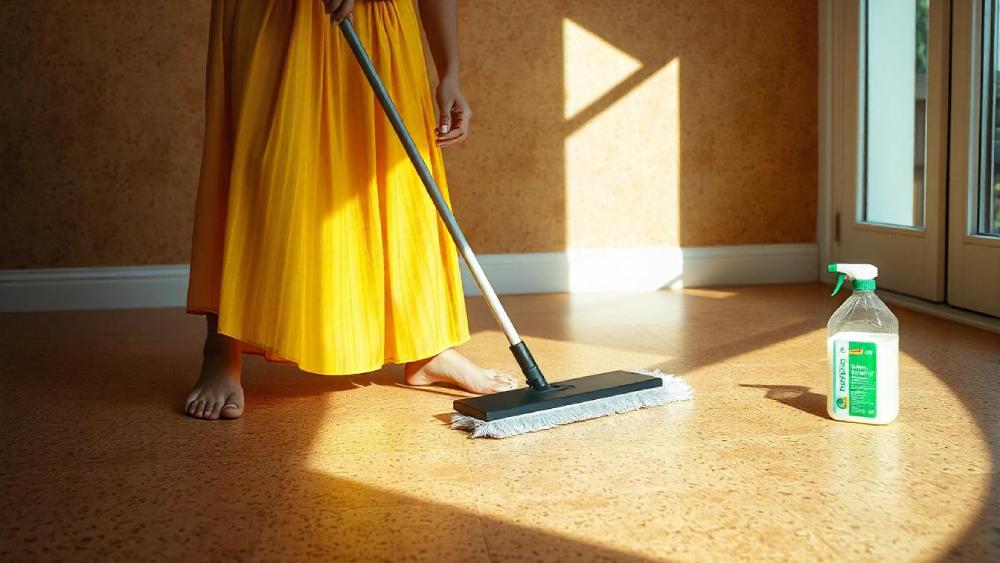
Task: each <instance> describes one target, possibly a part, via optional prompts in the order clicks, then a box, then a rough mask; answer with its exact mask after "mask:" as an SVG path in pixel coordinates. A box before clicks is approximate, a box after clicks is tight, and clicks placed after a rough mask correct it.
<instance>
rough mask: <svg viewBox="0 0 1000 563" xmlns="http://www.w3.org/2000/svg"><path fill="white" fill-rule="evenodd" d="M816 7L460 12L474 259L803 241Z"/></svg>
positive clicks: (456, 170)
mask: <svg viewBox="0 0 1000 563" xmlns="http://www.w3.org/2000/svg"><path fill="white" fill-rule="evenodd" d="M816 18H817V15H816V7H815V5H813V4H809V3H786V4H781V5H775V4H774V3H771V2H738V3H732V2H697V1H674V2H668V3H665V2H658V1H652V0H651V1H640V2H627V3H621V2H615V3H611V2H604V1H600V2H533V3H521V2H514V3H510V2H506V3H500V2H488V3H487V2H483V3H475V4H464V5H463V13H462V41H463V43H462V48H463V64H464V66H465V69H464V76H463V86H464V88H465V90H466V93H467V95H468V96H469V97H470V99H471V102H472V105H473V109H474V111H475V114H476V118H475V119H474V122H473V130H474V133H473V136H472V137H471V138H470V141H469V143H468V144H467V146H465V147H462V148H459V149H456V150H452V151H449V152H448V153H447V160H448V166H449V174H450V177H451V180H452V181H451V184H452V185H453V186H454V189H453V195H452V199H453V201H454V202H455V207H456V209H457V212H458V214H459V218H460V220H461V219H463V218H466V219H471V220H467V221H465V222H464V225H466V229H467V230H468V231H469V238H470V240H472V241H473V244H474V246H475V247H476V248H477V250H479V251H480V252H484V253H485V252H490V253H515V252H545V251H555V252H558V251H563V250H566V249H586V248H623V247H648V246H677V245H680V246H713V245H721V244H764V243H778V242H781V243H794V242H808V241H812V240H814V228H815V198H816V195H815V186H816V181H817V173H816V158H817V152H816V151H817V146H816V138H817V137H816V125H815V122H816V119H815V116H816V79H815V68H816V60H817V53H816V48H817V47H816V34H817V20H816Z"/></svg>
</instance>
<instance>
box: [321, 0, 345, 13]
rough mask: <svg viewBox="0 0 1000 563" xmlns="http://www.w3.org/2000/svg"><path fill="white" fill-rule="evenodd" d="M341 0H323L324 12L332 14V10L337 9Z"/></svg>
mask: <svg viewBox="0 0 1000 563" xmlns="http://www.w3.org/2000/svg"><path fill="white" fill-rule="evenodd" d="M343 1H344V0H323V9H324V10H325V11H326V13H328V14H332V13H333V12H334V11H336V10H337V8H339V7H340V5H341V4H342V3H343Z"/></svg>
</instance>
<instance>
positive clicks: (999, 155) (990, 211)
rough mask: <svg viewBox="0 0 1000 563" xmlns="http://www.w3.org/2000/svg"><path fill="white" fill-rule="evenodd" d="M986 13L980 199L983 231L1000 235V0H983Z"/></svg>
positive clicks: (979, 223)
mask: <svg viewBox="0 0 1000 563" xmlns="http://www.w3.org/2000/svg"><path fill="white" fill-rule="evenodd" d="M984 4H985V10H984V14H983V15H984V17H983V38H984V42H983V59H982V60H983V100H985V103H984V104H983V140H984V143H983V146H984V149H985V150H984V151H983V153H984V154H983V157H984V165H985V169H986V174H984V176H983V182H981V185H980V193H979V197H978V198H977V201H976V202H974V203H975V204H978V205H975V207H978V208H979V209H978V213H975V211H974V212H973V216H976V215H978V217H979V221H978V229H977V232H978V234H980V235H986V236H1000V122H998V116H997V114H998V113H1000V112H998V111H997V110H998V106H997V103H998V102H1000V100H998V98H997V91H998V89H1000V88H998V86H1000V57H997V46H998V42H997V35H998V34H997V29H998V28H1000V10H997V4H998V2H997V0H991V1H987V2H984Z"/></svg>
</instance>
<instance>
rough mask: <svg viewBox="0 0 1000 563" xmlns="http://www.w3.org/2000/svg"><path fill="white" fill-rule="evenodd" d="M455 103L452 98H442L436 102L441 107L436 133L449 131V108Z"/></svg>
mask: <svg viewBox="0 0 1000 563" xmlns="http://www.w3.org/2000/svg"><path fill="white" fill-rule="evenodd" d="M453 105H455V101H454V100H443V101H441V102H438V107H440V108H441V119H440V120H439V121H438V135H447V134H448V132H449V131H451V108H452V106H453Z"/></svg>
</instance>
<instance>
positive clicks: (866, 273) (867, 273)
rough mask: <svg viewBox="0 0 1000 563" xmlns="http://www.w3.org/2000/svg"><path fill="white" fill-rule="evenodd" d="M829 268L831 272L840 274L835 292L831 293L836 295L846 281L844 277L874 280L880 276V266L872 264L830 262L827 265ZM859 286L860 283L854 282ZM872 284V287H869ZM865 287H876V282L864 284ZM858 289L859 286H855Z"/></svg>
mask: <svg viewBox="0 0 1000 563" xmlns="http://www.w3.org/2000/svg"><path fill="white" fill-rule="evenodd" d="M827 270H828V271H830V272H837V273H839V274H840V276H838V277H837V287H835V288H833V293H831V294H830V295H836V294H837V292H838V291H840V286H841V284H843V283H844V277H845V276H846V277H848V278H851V280H855V281H856V280H874V279H875V278H876V277H878V268H876V267H875V266H872V265H871V264H836V263H834V264H830V265H829V266H827ZM854 285H855V286H858V285H859V284H856V283H855V284H854ZM869 286H870V287H869ZM863 287H864V289H874V288H875V284H874V282H873V283H871V284H863ZM855 289H858V287H855Z"/></svg>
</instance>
